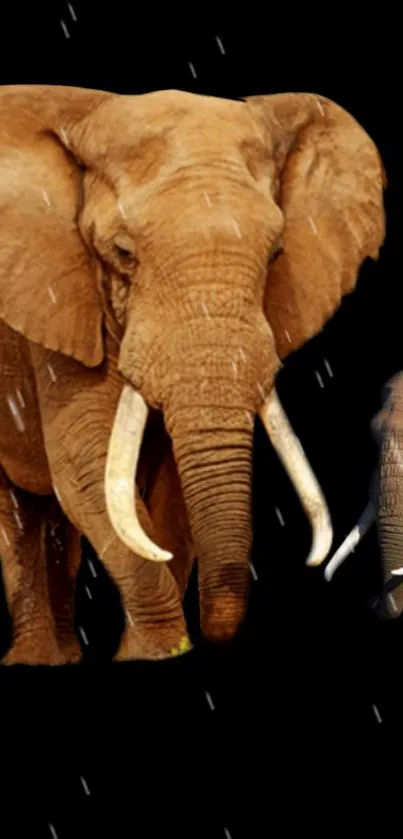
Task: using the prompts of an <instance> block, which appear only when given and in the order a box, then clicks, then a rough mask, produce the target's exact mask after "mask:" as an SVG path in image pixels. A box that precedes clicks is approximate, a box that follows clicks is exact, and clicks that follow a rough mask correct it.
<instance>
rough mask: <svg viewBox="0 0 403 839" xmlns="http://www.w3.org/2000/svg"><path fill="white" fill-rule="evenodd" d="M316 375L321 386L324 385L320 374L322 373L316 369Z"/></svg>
mask: <svg viewBox="0 0 403 839" xmlns="http://www.w3.org/2000/svg"><path fill="white" fill-rule="evenodd" d="M315 376H316V378H317V380H318V382H319V385H320V387H324V384H323V379H322V376H321V375H320V373H318V371H317V370H315Z"/></svg>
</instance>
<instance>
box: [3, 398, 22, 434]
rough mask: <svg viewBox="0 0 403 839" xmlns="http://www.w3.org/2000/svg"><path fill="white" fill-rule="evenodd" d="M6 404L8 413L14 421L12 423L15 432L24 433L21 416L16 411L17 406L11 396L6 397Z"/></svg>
mask: <svg viewBox="0 0 403 839" xmlns="http://www.w3.org/2000/svg"><path fill="white" fill-rule="evenodd" d="M7 404H8V407H9V408H10V411H11V414H12V417H13V420H14V423H15V426H16V428H17V430H18V431H25V423H24V420H23V419H22V417H21V414H20V412H19V410H18V406H17V405H16V403H15V400H14V398H13V397H12V396H7Z"/></svg>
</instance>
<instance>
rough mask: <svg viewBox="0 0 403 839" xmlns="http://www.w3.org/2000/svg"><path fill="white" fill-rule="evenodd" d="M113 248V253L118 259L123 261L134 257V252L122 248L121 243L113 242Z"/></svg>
mask: <svg viewBox="0 0 403 839" xmlns="http://www.w3.org/2000/svg"><path fill="white" fill-rule="evenodd" d="M114 249H115V254H116V256H117V257H118V258H119V259H123V260H125V262H127V261H128V260H132V259H134V254H132V252H131V251H130V250H129V249H128V248H123V247H122V246H121V245H116V244H115V245H114Z"/></svg>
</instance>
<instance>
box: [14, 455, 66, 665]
mask: <svg viewBox="0 0 403 839" xmlns="http://www.w3.org/2000/svg"><path fill="white" fill-rule="evenodd" d="M48 515H49V498H45V497H39V496H32V495H30V494H28V493H26V492H23V491H22V490H19V489H17V488H16V487H15V486H13V484H12V483H11V482H10V481H9V480H8V478H7V476H6V475H5V473H4V472H3V470H0V541H1V558H2V571H3V581H4V588H5V594H6V600H7V604H8V608H9V610H10V615H11V620H12V646H11V648H10V650H9V651H8V653H7V654H6V655H5V656H4V658H3V663H4V664H33V665H35V664H64V663H65V662H66V658H65V656H64V655H63V653H62V651H61V650H60V648H59V645H58V642H57V637H56V627H55V621H54V617H53V613H52V609H51V605H50V600H49V591H48V578H47V555H46V528H47V519H48Z"/></svg>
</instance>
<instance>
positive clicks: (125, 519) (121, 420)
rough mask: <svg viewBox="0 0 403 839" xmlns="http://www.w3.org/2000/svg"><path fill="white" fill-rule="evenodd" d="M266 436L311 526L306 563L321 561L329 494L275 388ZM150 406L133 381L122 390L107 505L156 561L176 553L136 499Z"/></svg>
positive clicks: (120, 529) (119, 528)
mask: <svg viewBox="0 0 403 839" xmlns="http://www.w3.org/2000/svg"><path fill="white" fill-rule="evenodd" d="M259 415H260V419H261V421H262V423H263V425H264V428H265V430H266V432H267V435H268V437H269V439H270V441H271V443H272V445H273V448H274V449H275V451H276V453H277V455H278V457H279V459H280V461H281V462H282V464H283V466H284V468H285V470H286V472H287V474H288V476H289V478H290V480H291V482H292V484H293V486H294V489H295V491H296V493H297V495H298V496H299V499H300V502H301V505H302V507H303V509H304V510H305V513H306V515H307V517H308V519H309V522H310V524H311V528H312V536H313V538H312V546H311V551H310V553H309V556H308V559H307V560H306V564H307V565H319V564H320V563H321V562H323V560H324V559H325V558H326V556H327V555H328V552H329V550H330V547H331V543H332V539H333V532H332V525H331V519H330V514H329V511H328V508H327V505H326V501H325V498H324V496H323V493H322V491H321V489H320V486H319V484H318V482H317V480H316V477H315V475H314V473H313V471H312V469H311V466H310V464H309V462H308V460H307V457H306V455H305V453H304V450H303V448H302V445H301V443H300V441H299V439H298V437H296V435H295V433H294V431H293V429H292V427H291V425H290V423H289V421H288V418H287V416H286V414H285V412H284V409H283V407H282V405H281V402H280V400H279V398H278V396H277V392H276V390H275V388H274V387H273V388H272V390H271V392H270V394H269V396H267V397H266V399H265V401H264V403H263V405H262V407H261V408H260V410H259ZM147 417H148V406H147V404H146V402H145V401H144V399H143V397H142V396H141V394H140V393H139V392H138V391H136V390H135V389H134V388H133V387H132V386H131V385H129V384H125V385H124V386H123V389H122V393H121V396H120V400H119V404H118V407H117V410H116V415H115V420H114V424H113V428H112V432H111V436H110V440H109V446H108V454H107V460H106V469H105V496H106V507H107V512H108V515H109V519H110V521H111V524H112V526H113V528H114V530H115V532H116V534H117V536H118V537H119V539H120V540H121V541H122V542H123V543H124V544H125V545H126V546H127V547H128V548H129V549H130V550H131V551H133V552H134V553H136V554H137V555H138V556H141V557H143V558H144V559H148V560H152V561H154V562H166V561H168V560H170V559H172V554H171V553H169V552H168V551H165V550H162V549H161V548H160V547H158V546H157V545H155V544H154V542H152V540H151V539H149V537H148V536H147V534H146V533H145V532H144V530H143V529H142V527H141V524H140V522H139V519H138V516H137V512H136V504H135V486H136V475H137V465H138V460H139V454H140V449H141V444H142V440H143V435H144V431H145V427H146V423H147Z"/></svg>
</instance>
